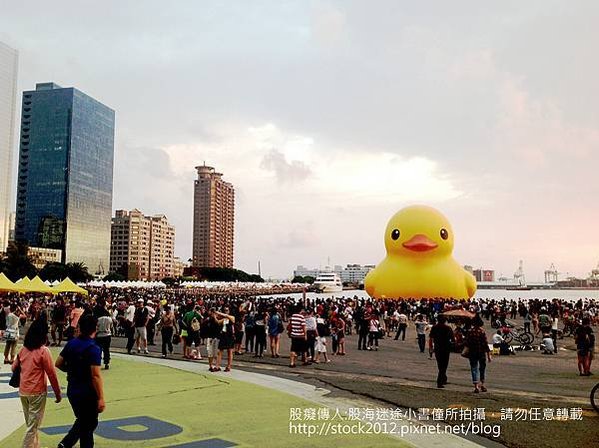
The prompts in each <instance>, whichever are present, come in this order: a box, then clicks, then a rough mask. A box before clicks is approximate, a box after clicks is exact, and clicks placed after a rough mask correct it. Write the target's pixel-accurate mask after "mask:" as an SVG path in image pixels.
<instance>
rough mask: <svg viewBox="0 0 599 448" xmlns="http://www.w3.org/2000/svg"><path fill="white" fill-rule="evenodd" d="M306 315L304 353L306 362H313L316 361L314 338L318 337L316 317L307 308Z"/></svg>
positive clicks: (312, 311)
mask: <svg viewBox="0 0 599 448" xmlns="http://www.w3.org/2000/svg"><path fill="white" fill-rule="evenodd" d="M306 314H307V315H306V319H305V320H306V353H307V358H308V362H314V360H315V359H316V338H317V337H318V332H317V331H316V317H314V310H312V308H309V309H308V311H307V313H306Z"/></svg>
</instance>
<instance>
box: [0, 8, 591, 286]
mask: <svg viewBox="0 0 599 448" xmlns="http://www.w3.org/2000/svg"><path fill="white" fill-rule="evenodd" d="M109 3H110V2H109ZM115 5H116V3H115ZM87 6H89V5H87ZM87 6H86V7H87ZM118 6H119V17H118V18H116V19H115V17H113V16H112V15H111V14H110V13H108V12H106V11H107V10H109V9H110V8H104V7H100V6H91V7H90V8H91V11H90V14H83V9H82V8H83V6H82V5H71V10H69V11H63V10H54V9H53V8H52V7H51V5H46V4H44V3H39V4H38V7H37V9H36V10H35V13H33V14H32V13H31V11H30V9H29V8H28V7H27V6H26V5H18V4H14V5H12V4H11V5H9V6H7V7H5V8H4V10H3V15H2V17H0V29H2V30H3V31H2V32H1V33H0V41H5V42H7V43H8V44H9V45H10V46H11V47H13V48H17V49H18V50H19V51H20V53H21V58H20V59H21V61H20V65H21V70H20V76H19V86H20V87H19V92H21V91H22V90H25V89H24V88H23V87H27V86H31V85H33V84H34V83H35V82H41V81H43V80H47V79H54V80H56V82H58V83H59V84H63V85H76V86H80V87H81V88H82V89H83V90H85V91H86V92H89V93H90V94H91V95H93V96H94V97H96V98H100V100H102V101H103V102H106V103H107V104H111V105H112V106H113V107H114V108H115V109H116V110H117V111H118V113H119V126H118V128H117V150H116V153H115V158H116V164H115V170H116V171H115V201H114V208H125V209H132V208H135V207H138V208H141V209H144V210H146V211H147V212H148V213H157V212H164V213H165V214H167V215H168V216H169V217H172V218H171V219H172V220H173V223H174V225H175V226H176V227H177V229H178V233H179V234H180V235H181V238H178V242H177V250H176V253H177V254H178V255H180V256H181V258H182V259H187V258H189V257H190V256H191V246H192V244H191V234H192V219H191V218H190V215H191V213H190V212H189V210H190V208H191V205H190V204H192V197H193V191H192V189H191V188H190V182H191V179H193V178H194V174H195V173H194V172H193V170H192V169H189V166H190V165H192V164H198V163H201V162H202V161H203V160H206V161H207V162H208V163H210V164H211V165H213V166H218V167H219V170H220V171H222V172H225V173H226V175H227V178H228V180H230V181H231V183H233V184H234V185H235V186H236V188H237V193H238V201H237V203H238V205H237V210H236V212H237V213H236V216H237V217H236V267H239V268H241V269H244V270H247V271H251V272H255V271H256V266H257V262H258V260H260V261H261V262H262V269H263V272H264V273H265V276H270V275H272V276H274V277H284V276H288V275H289V272H291V271H292V270H293V267H294V266H295V265H297V264H304V265H313V264H315V263H318V264H320V263H319V262H323V261H324V260H325V259H326V257H328V256H330V257H331V258H332V259H334V260H335V261H336V262H337V263H340V264H345V263H349V262H359V263H378V262H379V261H380V260H381V259H382V258H383V256H384V248H383V244H382V241H383V235H382V232H383V230H384V225H385V223H386V221H387V219H388V218H389V217H390V216H391V215H392V214H393V213H394V212H395V211H396V210H398V209H400V208H402V207H404V206H405V205H408V204H412V203H427V204H431V205H433V206H435V207H437V208H439V209H440V210H441V211H443V212H444V213H445V214H446V215H447V216H448V218H449V219H450V221H451V222H452V225H453V227H454V230H455V233H456V249H455V256H456V259H457V260H458V261H460V262H461V263H462V264H469V265H473V266H485V267H493V268H494V269H495V270H496V272H498V273H499V272H502V273H504V274H505V275H507V276H509V275H510V274H511V273H512V272H514V271H515V269H516V268H517V263H518V260H520V259H523V260H524V262H525V266H526V271H527V278H529V279H530V280H538V279H542V278H543V271H544V270H545V269H547V267H549V265H550V264H551V263H555V264H556V266H557V267H558V269H559V270H560V271H562V272H569V273H571V274H573V275H579V276H584V275H585V274H586V273H588V272H589V271H590V270H591V269H593V268H594V267H595V265H596V264H597V261H598V260H599V241H598V239H597V238H596V237H595V235H594V229H593V223H594V222H595V220H596V219H597V218H598V217H599V212H598V211H597V208H596V207H593V201H594V198H595V197H596V195H597V190H598V189H599V186H598V185H597V184H596V182H593V180H594V172H593V170H594V166H596V163H597V162H598V161H599V160H598V158H599V151H598V150H597V149H599V130H598V129H597V126H596V122H597V120H596V119H597V117H598V116H599V109H598V108H599V106H598V105H599V101H597V100H599V92H598V91H597V89H596V88H595V87H594V85H595V83H594V79H596V75H597V74H598V71H599V66H598V64H597V62H596V61H595V60H594V59H595V58H594V56H593V55H594V51H593V48H592V47H593V46H592V42H594V41H596V38H597V37H598V36H597V31H596V30H595V27H594V26H593V23H594V21H595V20H596V19H597V18H598V17H599V10H598V6H597V5H596V4H594V3H593V2H581V3H580V4H579V5H578V7H577V8H576V10H570V9H567V8H566V7H565V6H563V5H560V4H558V3H547V2H535V1H533V2H528V3H527V4H526V5H522V4H521V3H519V2H502V3H501V5H499V4H495V5H492V6H488V7H485V8H483V7H481V6H480V5H477V4H476V3H475V2H464V3H463V4H461V5H460V6H455V11H454V7H453V6H449V5H444V4H439V5H438V6H437V8H438V13H436V14H431V12H430V9H428V8H427V7H426V6H424V5H414V4H410V5H407V4H406V5H395V4H394V2H380V3H379V4H378V5H377V7H376V8H374V7H369V8H365V7H364V6H363V4H362V5H361V4H360V3H359V2H344V3H340V2H333V1H332V2H319V3H318V4H311V5H310V6H305V5H304V4H303V2H289V3H287V4H285V5H273V4H271V6H270V7H258V6H255V7H250V6H240V5H236V6H230V5H218V4H215V3H210V2H208V3H206V4H205V5H203V6H202V7H201V8H200V7H199V6H194V5H191V4H187V5H177V6H176V7H173V8H166V7H164V6H163V5H161V4H160V3H159V2H147V5H146V8H144V10H139V8H137V7H135V5H134V4H133V3H129V2H121V3H119V4H118ZM140 15H141V17H143V19H144V20H137V19H136V18H137V17H139V16H140ZM75 16H77V17H87V18H86V19H85V20H72V18H73V17H75ZM42 18H43V20H42ZM225 18H226V20H225ZM49 19H50V20H49ZM373 23H376V24H377V26H376V27H373V25H372V24H373ZM55 24H58V25H59V26H55ZM60 24H63V25H65V26H60ZM66 24H68V26H66ZM558 25H559V26H558ZM566 25H567V26H566ZM157 27H158V28H159V29H163V31H164V32H162V33H161V36H160V38H158V37H157V36H156V35H155V30H156V29H157ZM83 29H85V33H83V32H82V30H83ZM466 29H468V31H461V30H466ZM78 30H79V31H81V32H78ZM77 32H78V33H77ZM72 33H77V34H80V35H85V36H87V37H86V38H85V39H83V40H79V39H70V38H69V36H72ZM472 36H476V38H475V39H473V38H472ZM58 43H60V45H58ZM530 54H534V55H535V58H534V62H533V61H531V59H530V58H529V55H530ZM558 67H559V70H557V68H558ZM239 73H244V76H243V77H239ZM581 99H584V101H582V100H581ZM139 185H143V186H144V188H139Z"/></svg>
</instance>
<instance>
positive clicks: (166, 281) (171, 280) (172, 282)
mask: <svg viewBox="0 0 599 448" xmlns="http://www.w3.org/2000/svg"><path fill="white" fill-rule="evenodd" d="M162 283H164V284H165V285H166V286H168V287H169V288H172V287H174V286H175V285H176V284H177V283H179V280H177V279H176V278H173V277H164V278H163V279H162Z"/></svg>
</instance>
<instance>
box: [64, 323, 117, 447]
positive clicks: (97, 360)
mask: <svg viewBox="0 0 599 448" xmlns="http://www.w3.org/2000/svg"><path fill="white" fill-rule="evenodd" d="M96 326H97V322H96V319H95V318H94V317H93V316H92V315H90V314H87V315H84V316H82V317H81V319H79V336H78V337H76V338H74V339H72V340H70V341H69V342H68V343H67V344H66V345H65V347H64V348H63V350H62V351H61V352H60V355H59V356H58V358H57V359H56V367H57V368H59V369H60V370H62V371H63V372H67V382H68V385H67V397H68V399H69V402H70V403H71V407H72V409H73V413H74V414H75V422H74V423H73V426H72V427H71V429H70V430H69V432H68V433H67V435H66V436H65V437H64V438H63V439H62V441H61V442H60V443H59V444H58V448H72V447H73V446H74V445H75V444H76V443H77V441H79V446H80V448H93V446H94V431H95V429H96V427H97V426H98V414H99V413H101V412H104V409H105V408H106V404H105V402H104V386H103V383H102V375H101V373H100V372H101V371H100V364H101V362H102V354H101V351H100V347H98V346H97V345H96V344H95V342H94V339H93V338H94V336H95V335H96Z"/></svg>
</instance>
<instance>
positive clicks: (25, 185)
mask: <svg viewBox="0 0 599 448" xmlns="http://www.w3.org/2000/svg"><path fill="white" fill-rule="evenodd" d="M113 159H114V111H113V110H112V109H110V108H108V107H106V106H105V105H103V104H101V103H99V102H98V101H96V100H94V99H93V98H91V97H89V96H87V95H85V94H84V93H82V92H80V91H78V90H77V89H74V88H61V87H59V86H57V85H55V84H53V83H46V84H38V85H37V86H36V90H34V91H26V92H24V93H23V103H22V114H21V142H20V155H19V179H18V190H17V217H16V229H15V232H16V233H15V237H16V239H17V240H20V241H25V242H27V243H28V244H29V245H30V246H36V247H48V248H54V249H62V251H63V261H64V262H83V263H85V264H86V266H87V267H88V268H89V271H90V272H91V273H97V272H101V271H103V270H104V271H107V270H108V262H109V255H110V222H111V215H112V172H113Z"/></svg>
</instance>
